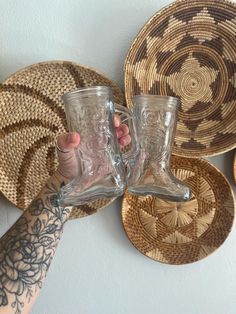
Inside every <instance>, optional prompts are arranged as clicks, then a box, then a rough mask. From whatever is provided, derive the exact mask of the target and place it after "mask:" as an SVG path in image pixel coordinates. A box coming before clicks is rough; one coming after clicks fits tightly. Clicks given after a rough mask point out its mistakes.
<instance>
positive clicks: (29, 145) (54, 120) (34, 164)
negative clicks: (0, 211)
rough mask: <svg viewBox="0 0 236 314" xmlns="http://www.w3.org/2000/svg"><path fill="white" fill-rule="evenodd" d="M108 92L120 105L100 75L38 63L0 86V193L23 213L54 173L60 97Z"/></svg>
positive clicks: (88, 209) (96, 205) (88, 210)
mask: <svg viewBox="0 0 236 314" xmlns="http://www.w3.org/2000/svg"><path fill="white" fill-rule="evenodd" d="M94 85H107V86H111V88H112V90H113V93H114V100H115V102H117V103H118V104H124V103H125V101H124V95H123V93H122V92H121V90H120V89H119V87H118V86H117V85H116V84H115V83H114V82H112V81H110V80H109V79H107V78H106V77H104V76H103V75H101V74H100V73H98V72H96V71H94V70H91V69H89V68H85V67H83V66H81V65H78V64H74V63H72V62H60V61H55V62H43V63H38V64H34V65H32V66H30V67H27V68H25V69H23V70H21V71H19V72H17V73H15V74H14V75H12V76H11V77H9V78H8V79H7V80H6V81H5V82H4V83H3V84H1V85H0V121H1V126H0V159H1V165H0V190H1V192H2V193H3V194H4V195H5V196H6V197H7V198H8V199H9V200H10V201H11V202H12V203H14V204H15V205H16V206H17V207H19V208H21V209H23V210H24V209H25V208H26V207H27V206H28V205H29V203H30V202H31V201H32V199H33V198H34V197H35V196H36V195H37V194H38V192H39V191H40V189H41V188H42V186H43V185H44V184H45V182H46V181H47V179H48V178H49V177H50V175H52V173H53V172H54V171H55V169H56V168H57V158H56V154H55V139H56V137H57V136H58V135H59V134H60V133H63V132H65V131H66V128H67V126H66V118H65V113H64V106H63V104H62V101H61V96H62V95H63V94H64V93H65V92H68V91H70V90H74V89H76V88H78V87H85V86H94ZM112 201H113V199H111V200H105V199H102V200H98V201H96V202H93V203H89V204H86V205H83V206H80V207H77V208H74V210H73V212H72V214H71V218H77V217H83V216H87V215H90V214H93V213H95V212H96V211H97V210H98V209H101V208H102V207H104V206H106V205H108V204H110V203H111V202H112Z"/></svg>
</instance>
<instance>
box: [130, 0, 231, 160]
mask: <svg viewBox="0 0 236 314" xmlns="http://www.w3.org/2000/svg"><path fill="white" fill-rule="evenodd" d="M235 38H236V4H235V3H233V2H232V3H231V2H228V1H223V0H208V1H202V0H195V1H193V0H184V1H176V2H174V3H173V4H171V5H169V6H168V7H165V8H163V9H162V10H160V11H159V12H157V13H156V14H155V15H154V16H153V17H152V18H151V19H150V20H149V21H148V22H147V23H146V24H145V25H144V27H143V28H142V30H141V31H140V33H139V34H138V36H137V37H136V39H135V40H134V42H133V44H132V45H131V47H130V50H129V53H128V55H127V58H126V62H125V92H126V100H127V105H128V107H132V106H133V103H132V97H133V96H134V95H138V94H158V95H168V96H175V97H179V98H180V100H181V106H180V109H179V116H178V124H177V132H176V139H175V147H174V153H175V154H177V155H181V156H186V157H194V158H195V157H201V156H213V155H217V154H220V153H223V152H226V151H228V150H230V149H232V148H234V147H235V146H236V123H235V121H236V40H235Z"/></svg>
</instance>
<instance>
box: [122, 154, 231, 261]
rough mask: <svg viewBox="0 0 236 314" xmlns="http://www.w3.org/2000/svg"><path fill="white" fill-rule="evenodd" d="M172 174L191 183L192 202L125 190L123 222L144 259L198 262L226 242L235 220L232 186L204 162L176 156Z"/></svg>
mask: <svg viewBox="0 0 236 314" xmlns="http://www.w3.org/2000/svg"><path fill="white" fill-rule="evenodd" d="M172 172H173V174H174V175H175V176H176V177H177V178H178V179H180V180H183V181H184V182H185V183H187V184H189V186H190V187H191V189H192V193H193V197H192V199H191V200H190V201H188V202H180V203H176V202H169V201H164V200H161V199H159V198H156V197H152V196H145V197H139V196H135V195H132V194H129V193H128V192H126V194H125V197H124V199H123V203H122V220H123V224H124V228H125V231H126V233H127V235H128V237H129V239H130V241H131V242H132V243H133V245H134V246H135V247H136V248H137V249H138V250H139V251H140V252H141V253H143V254H144V255H146V256H148V257H150V258H152V259H154V260H156V261H159V262H162V263H167V264H186V263H192V262H196V261H198V260H200V259H202V258H204V257H206V256H208V255H209V254H210V253H212V252H214V251H215V250H216V249H217V248H218V247H219V246H220V245H221V244H222V243H223V242H224V241H225V239H226V238H227V236H228V234H229V232H230V230H231V228H232V224H233V220H234V206H235V203H234V197H233V192H232V190H231V187H230V184H229V183H228V181H227V180H226V179H225V177H224V176H223V175H222V174H221V172H220V171H219V170H217V169H216V168H215V167H214V166H212V165H211V164H210V163H208V162H207V161H205V160H203V159H194V158H183V157H182V158H180V157H177V156H173V157H172Z"/></svg>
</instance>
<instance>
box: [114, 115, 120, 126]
mask: <svg viewBox="0 0 236 314" xmlns="http://www.w3.org/2000/svg"><path fill="white" fill-rule="evenodd" d="M114 124H115V128H118V127H119V126H120V117H119V115H118V114H117V113H116V114H115V115H114Z"/></svg>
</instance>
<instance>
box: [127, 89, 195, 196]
mask: <svg viewBox="0 0 236 314" xmlns="http://www.w3.org/2000/svg"><path fill="white" fill-rule="evenodd" d="M134 103H135V105H134V108H133V115H134V117H135V124H136V131H137V138H138V143H139V154H138V156H137V157H136V159H133V160H130V163H129V171H130V177H129V180H128V191H129V192H131V193H133V194H136V195H147V194H152V195H154V196H158V197H160V198H163V199H167V200H171V201H187V200H189V199H190V198H191V190H190V188H189V187H188V186H187V185H185V184H184V183H183V182H181V181H180V180H178V179H177V178H175V177H174V175H173V174H172V173H171V170H170V157H171V152H172V148H173V142H174V135H175V130H176V122H177V109H178V99H177V98H175V97H167V96H155V95H140V96H135V97H134Z"/></svg>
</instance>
